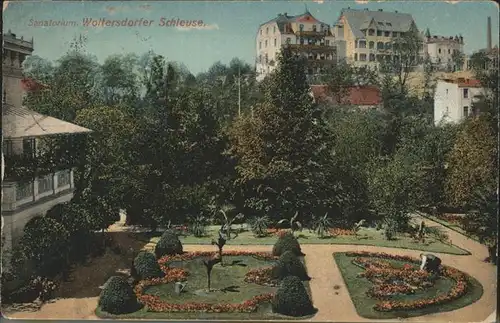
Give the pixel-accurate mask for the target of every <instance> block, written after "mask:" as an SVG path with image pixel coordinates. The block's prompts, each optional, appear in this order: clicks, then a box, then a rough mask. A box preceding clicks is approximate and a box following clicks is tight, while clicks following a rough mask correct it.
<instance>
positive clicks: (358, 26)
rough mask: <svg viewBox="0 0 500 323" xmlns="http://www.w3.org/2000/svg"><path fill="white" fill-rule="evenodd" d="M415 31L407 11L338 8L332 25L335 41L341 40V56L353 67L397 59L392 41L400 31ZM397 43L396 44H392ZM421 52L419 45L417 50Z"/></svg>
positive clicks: (374, 65) (401, 32) (376, 64)
mask: <svg viewBox="0 0 500 323" xmlns="http://www.w3.org/2000/svg"><path fill="white" fill-rule="evenodd" d="M411 31H415V32H416V31H418V29H417V26H416V24H415V21H414V20H413V17H412V16H411V15H410V14H406V13H399V12H397V11H395V12H386V11H383V10H382V9H379V10H378V11H370V10H368V9H365V10H357V9H351V8H347V9H342V11H341V13H340V17H339V18H338V19H337V22H336V23H335V25H334V27H333V34H334V36H335V39H337V40H338V41H344V42H345V54H344V56H345V58H346V60H347V62H348V63H349V64H354V65H356V66H368V67H374V68H376V67H378V66H380V64H381V63H382V62H392V61H394V60H397V59H398V56H397V54H396V52H397V51H396V49H397V48H393V46H394V43H395V42H396V40H397V39H398V38H400V37H402V36H403V35H404V33H407V32H411ZM396 46H397V45H396ZM420 51H422V53H423V48H422V49H421V50H420Z"/></svg>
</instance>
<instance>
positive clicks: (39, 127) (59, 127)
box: [2, 105, 92, 139]
mask: <svg viewBox="0 0 500 323" xmlns="http://www.w3.org/2000/svg"><path fill="white" fill-rule="evenodd" d="M91 131H92V130H89V129H87V128H84V127H80V126H77V125H76V124H73V123H70V122H66V121H62V120H59V119H56V118H53V117H49V116H45V115H43V114H40V113H38V112H35V111H31V110H29V109H27V108H24V107H21V108H20V107H14V106H11V105H4V107H3V109H2V135H3V136H4V138H10V139H13V138H27V137H40V136H49V135H57V134H76V133H86V132H91Z"/></svg>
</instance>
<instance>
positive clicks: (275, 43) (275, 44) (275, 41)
mask: <svg viewBox="0 0 500 323" xmlns="http://www.w3.org/2000/svg"><path fill="white" fill-rule="evenodd" d="M277 44H278V41H277V40H276V38H274V47H276V46H277Z"/></svg>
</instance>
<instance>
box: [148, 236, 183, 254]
mask: <svg viewBox="0 0 500 323" xmlns="http://www.w3.org/2000/svg"><path fill="white" fill-rule="evenodd" d="M181 253H182V244H181V241H180V240H179V237H178V236H177V234H175V232H173V231H170V230H167V231H165V232H164V233H163V234H162V236H161V238H160V240H159V241H158V243H157V244H156V246H155V256H156V258H157V259H160V258H161V257H163V256H166V255H175V254H181Z"/></svg>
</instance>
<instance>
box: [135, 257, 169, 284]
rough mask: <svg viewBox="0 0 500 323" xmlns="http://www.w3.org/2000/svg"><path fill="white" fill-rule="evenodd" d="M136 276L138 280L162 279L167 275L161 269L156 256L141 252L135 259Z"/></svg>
mask: <svg viewBox="0 0 500 323" xmlns="http://www.w3.org/2000/svg"><path fill="white" fill-rule="evenodd" d="M134 269H135V270H134V274H135V277H136V278H138V279H151V278H161V277H163V276H165V273H164V272H163V271H162V270H161V269H160V265H158V262H157V261H156V258H155V256H154V255H153V254H152V253H150V252H145V251H143V252H140V253H139V254H138V255H137V257H135V259H134Z"/></svg>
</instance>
